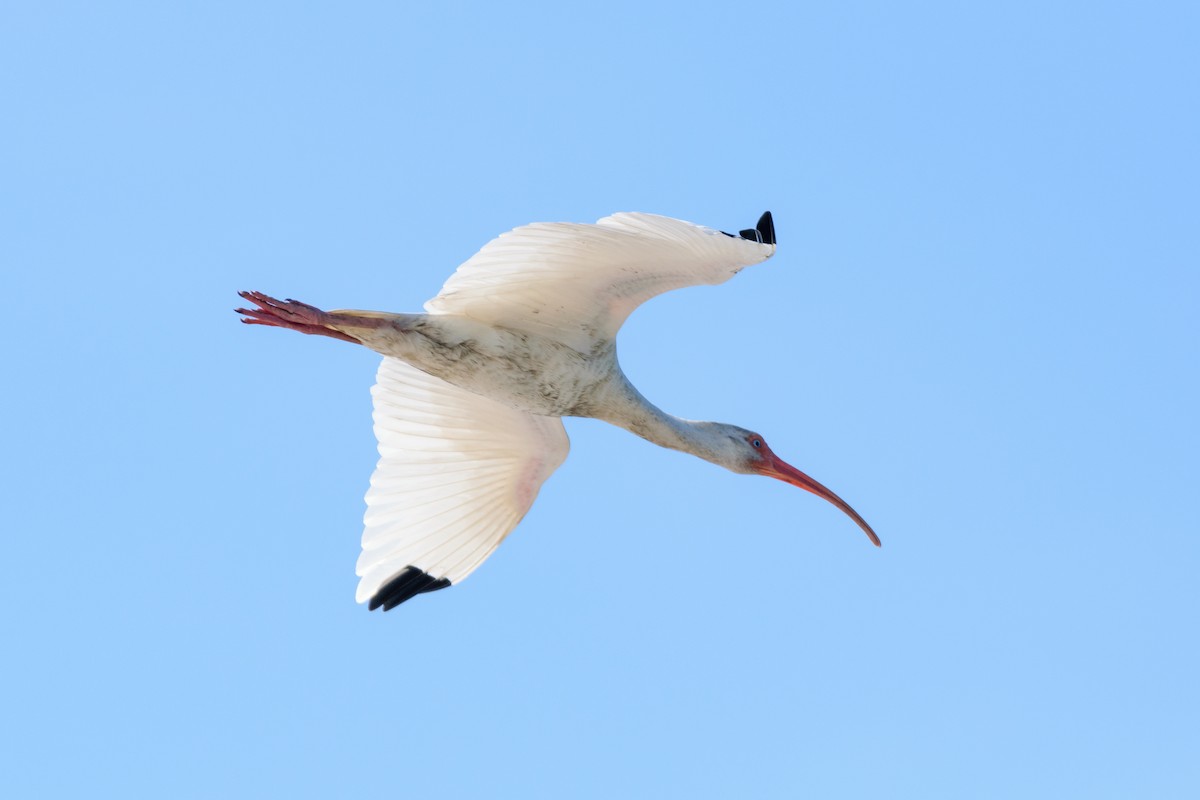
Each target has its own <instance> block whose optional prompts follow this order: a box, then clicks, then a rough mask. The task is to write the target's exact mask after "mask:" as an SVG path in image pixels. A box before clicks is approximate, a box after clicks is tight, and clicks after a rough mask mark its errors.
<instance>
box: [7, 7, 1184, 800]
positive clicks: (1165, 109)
mask: <svg viewBox="0 0 1200 800" xmlns="http://www.w3.org/2000/svg"><path fill="white" fill-rule="evenodd" d="M977 5H978V4H958V3H938V2H921V3H909V4H896V3H841V4H806V3H775V2H761V3H755V4H753V5H752V6H743V7H737V6H735V5H733V4H713V3H697V2H689V3H686V4H684V3H677V4H670V3H667V4H654V3H651V4H645V3H623V2H618V3H609V4H605V5H603V6H595V5H593V6H586V7H574V6H571V5H569V4H567V5H564V4H561V3H558V4H532V3H529V4H522V5H521V6H520V8H519V9H516V10H514V9H506V8H500V7H498V6H497V5H496V4H484V3H458V4H427V5H425V6H421V7H416V6H415V5H412V4H400V3H358V4H352V5H347V4H338V5H335V4H294V3H255V4H242V3H238V4H223V3H203V4H200V3H194V4H159V3H142V4H136V3H106V4H84V3H55V2H39V3H11V4H7V5H6V6H5V7H4V9H3V10H0V96H2V97H3V100H4V109H5V114H4V124H3V125H2V126H0V186H3V190H2V191H0V287H2V288H3V291H4V296H5V298H6V300H7V309H6V313H7V330H8V336H7V338H6V344H5V345H4V359H5V363H6V367H7V372H8V375H9V379H10V383H9V384H8V385H9V389H8V390H7V391H6V392H5V393H4V397H3V401H2V402H3V404H4V410H5V412H6V413H5V416H6V418H7V419H8V421H9V424H8V425H7V426H6V430H5V433H4V442H5V447H4V451H5V453H6V454H7V456H8V457H7V458H5V459H4V464H3V469H4V471H5V480H4V481H3V486H4V489H3V491H4V493H5V498H4V505H5V509H6V514H5V516H6V523H7V524H6V525H5V527H6V528H7V530H8V535H7V536H5V537H4V540H5V557H4V558H3V559H0V570H2V572H3V575H2V580H0V597H2V599H3V601H4V605H5V608H6V609H7V613H6V614H5V615H4V618H3V622H2V623H0V636H2V637H3V640H4V642H5V670H4V672H5V680H4V685H5V689H4V699H3V713H2V714H0V720H2V721H0V737H2V739H0V746H2V750H3V752H4V753H5V762H6V764H5V767H4V769H3V770H0V792H2V793H3V794H4V795H5V796H12V797H17V796H26V797H32V796H40V797H57V796H150V795H157V796H171V797H213V796H243V797H252V796H278V795H284V794H286V795H288V796H292V797H334V796H342V797H344V796H355V795H359V796H361V795H369V796H384V795H387V794H397V793H402V794H406V795H418V794H426V793H431V792H437V793H439V795H441V796H448V797H517V796H520V797H612V796H615V795H617V793H620V796H633V797H651V796H674V797H730V796H750V795H755V796H765V797H800V796H812V797H867V796H870V797H921V798H938V797H945V798H959V797H1062V796H1077V797H1083V796H1087V797H1131V796H1143V797H1192V796H1195V795H1196V793H1197V792H1198V791H1200V766H1198V765H1200V731H1198V728H1197V725H1196V719H1197V713H1198V712H1200V690H1197V688H1196V681H1195V676H1196V675H1197V674H1198V673H1200V652H1198V647H1197V636H1196V624H1197V607H1198V601H1200V591H1198V589H1197V577H1196V576H1197V570H1198V568H1200V543H1198V536H1197V534H1198V533H1200V526H1198V524H1197V521H1196V518H1195V510H1194V509H1195V499H1196V495H1197V485H1198V481H1200V469H1198V465H1197V455H1196V453H1197V449H1198V445H1200V436H1198V435H1197V434H1198V425H1197V413H1196V409H1197V408H1200V387H1198V376H1197V366H1198V365H1200V323H1198V319H1200V314H1198V311H1200V277H1198V269H1197V267H1198V265H1200V243H1198V237H1197V219H1198V216H1197V212H1198V210H1200V202H1198V200H1200V197H1198V189H1197V187H1198V186H1200V168H1198V167H1200V165H1198V156H1197V142H1200V124H1198V123H1200V120H1198V112H1197V106H1196V103H1195V92H1196V86H1197V82H1198V79H1200V74H1198V73H1200V70H1198V69H1197V67H1198V63H1197V62H1198V56H1197V50H1196V46H1195V42H1196V41H1197V33H1198V32H1200V25H1198V24H1197V23H1198V22H1200V20H1198V14H1197V12H1196V10H1195V7H1194V6H1193V5H1191V4H1184V3H1178V4H1172V3H1150V4H1115V3H1048V4H1047V3H1009V4H1002V6H1001V7H988V8H986V9H981V8H978V7H976V6H977ZM768 208H769V209H771V210H772V211H773V212H774V215H775V220H776V227H777V230H778V235H779V243H780V249H779V252H778V254H777V256H776V257H775V258H774V259H772V260H771V261H769V262H767V263H766V264H764V265H762V266H759V267H755V268H754V269H750V270H747V271H746V272H744V273H743V274H741V275H739V276H738V278H737V279H735V280H733V281H731V282H730V283H728V284H726V285H724V286H721V287H717V288H698V289H691V290H685V291H680V292H676V293H673V294H670V295H666V296H663V297H661V298H658V299H656V300H654V301H652V302H651V303H649V304H648V305H647V306H646V307H644V308H643V309H641V310H640V311H639V312H637V313H636V314H635V315H634V316H633V317H632V318H631V319H630V320H629V322H628V323H627V325H626V327H625V328H624V330H623V331H622V334H621V337H620V347H621V355H622V361H623V363H624V365H625V368H626V371H627V372H628V373H629V375H630V376H631V377H632V378H633V380H634V381H635V382H636V383H637V384H638V386H639V387H640V388H641V390H642V391H643V393H644V394H646V395H647V396H648V397H649V398H651V399H652V400H653V401H655V402H656V403H657V404H658V405H660V406H661V407H663V408H665V409H667V410H669V411H671V412H673V413H676V414H679V415H682V416H687V417H692V418H704V419H715V420H722V421H727V422H733V423H736V424H739V425H743V426H745V427H751V428H754V429H756V430H759V431H761V432H763V433H764V434H765V435H766V436H767V437H768V440H769V441H770V442H771V444H772V446H773V447H774V449H775V451H776V452H777V453H779V454H780V455H781V456H782V457H783V458H785V459H787V460H788V461H790V462H792V463H794V464H796V465H797V466H798V467H799V468H801V469H803V470H805V471H806V472H809V473H810V474H812V475H813V476H814V477H816V478H817V479H818V480H820V481H822V482H824V483H826V484H827V485H828V486H830V487H831V488H832V489H834V491H836V492H838V493H839V494H841V495H842V496H843V497H845V498H846V499H847V500H848V501H849V502H850V503H851V504H852V505H854V506H855V507H856V508H857V509H858V510H859V511H860V512H861V513H862V514H863V515H864V516H865V517H866V518H867V519H868V520H869V521H870V522H871V524H872V525H873V526H874V527H875V529H876V530H877V531H878V532H879V534H880V536H881V537H882V539H883V542H884V546H883V548H882V549H881V550H876V549H875V548H873V547H871V546H870V545H869V543H868V542H867V540H866V539H865V537H864V536H863V535H862V533H861V532H860V531H858V529H857V528H856V527H855V526H854V525H853V523H851V522H850V521H849V520H847V519H846V518H845V517H843V516H842V515H841V514H840V513H839V512H838V511H837V510H836V509H834V508H832V507H830V506H828V505H827V504H824V503H822V502H821V501H819V500H817V499H816V498H813V497H812V496H810V495H807V494H805V493H803V492H800V491H798V490H795V489H793V488H791V487H788V486H785V485H783V484H781V483H777V482H773V481H766V480H760V479H752V478H746V477H742V476H736V475H732V474H729V473H727V472H724V471H723V470H721V469H719V468H716V467H714V466H712V465H710V464H706V463H704V462H701V461H698V460H696V459H692V458H689V457H687V456H684V455H682V454H679V453H674V452H668V451H665V450H659V449H657V448H654V447H653V446H651V445H649V444H647V443H645V442H643V441H641V440H639V439H637V438H635V437H633V436H630V435H629V434H627V433H625V432H624V431H621V430H618V429H615V428H610V427H608V426H605V425H604V424H602V423H597V422H592V421H579V420H572V421H568V432H569V434H570V436H571V438H572V453H571V456H570V458H569V459H568V461H567V462H566V464H565V465H564V466H563V467H562V469H561V470H560V471H559V472H558V473H556V474H555V475H554V476H553V477H552V478H551V479H550V480H549V481H548V483H547V484H546V486H545V489H544V490H543V492H542V495H541V497H540V499H539V500H538V503H537V504H536V506H535V507H534V509H533V511H532V512H531V513H530V515H529V516H528V517H527V518H526V520H525V521H524V523H523V524H522V525H521V527H520V528H518V530H517V532H516V533H515V534H514V535H513V536H512V537H511V538H510V539H509V540H508V541H507V542H506V543H505V544H504V546H503V547H502V548H501V549H500V550H499V551H498V552H497V553H496V555H495V556H493V557H492V558H491V559H490V560H489V561H488V562H487V563H486V564H485V565H484V567H483V568H481V569H480V570H479V571H478V572H476V573H475V574H474V575H473V576H472V577H471V578H470V579H469V580H468V581H466V582H464V583H463V584H461V585H460V586H457V587H455V588H453V589H451V590H449V591H445V592H440V593H438V594H436V595H430V596H428V597H421V598H418V599H416V600H415V601H413V602H411V603H408V604H406V605H405V606H402V607H401V608H399V609H397V610H396V611H393V612H391V613H389V614H387V615H383V614H380V613H374V614H371V613H368V612H367V611H366V610H365V608H363V607H361V606H358V605H356V604H355V603H354V602H353V595H354V587H355V582H356V579H355V576H354V561H355V558H356V557H357V553H358V538H359V535H360V532H361V527H360V521H361V514H362V511H363V505H362V495H363V492H364V491H365V489H366V482H367V478H368V476H369V474H370V472H371V469H372V467H373V465H374V461H375V451H374V441H373V437H372V434H371V424H370V398H369V395H368V388H369V386H370V384H371V382H372V380H373V374H374V369H375V365H376V358H375V356H374V355H373V354H371V353H370V352H366V351H364V350H361V349H355V348H352V347H350V346H348V345H345V344H343V343H340V342H335V341H332V340H316V339H313V338H302V337H299V336H295V335H292V334H288V333H285V332H280V331H271V330H265V329H250V328H245V327H243V326H240V325H238V324H237V322H236V317H235V316H234V314H233V313H232V311H231V309H232V308H233V306H234V305H236V304H237V298H236V295H235V292H236V290H239V289H260V290H263V291H267V292H271V293H276V294H278V295H281V296H288V297H297V298H300V299H302V300H306V301H308V302H311V303H315V304H317V305H322V306H326V307H357V308H376V309H383V310H396V311H400V310H416V309H418V308H419V307H420V305H421V303H422V302H423V301H424V300H425V299H426V298H428V297H429V296H431V295H433V294H434V293H436V291H437V289H438V287H439V286H440V285H441V282H442V281H443V280H444V279H445V277H446V276H447V275H449V273H450V272H451V271H452V270H453V268H454V267H455V266H456V265H457V264H458V263H460V262H461V261H463V260H465V259H466V258H468V257H469V256H470V255H471V254H472V253H474V252H475V250H476V249H477V248H478V247H480V246H481V245H483V244H484V243H485V242H486V241H487V240H488V239H490V238H491V237H492V236H494V235H496V234H497V233H499V232H501V231H504V230H507V229H509V228H512V227H515V226H517V225H520V224H524V223H526V222H531V221H534V220H573V221H591V220H595V219H597V218H599V217H601V216H604V215H606V214H609V213H612V212H614V211H618V210H639V211H650V212H655V213H661V214H667V215H671V216H677V217H682V218H685V219H690V220H693V221H696V222H699V223H702V224H706V225H711V226H714V227H720V228H724V229H726V230H731V229H735V228H738V227H745V226H749V225H751V224H753V222H754V220H755V219H757V217H758V214H759V213H760V212H761V211H763V210H764V209H768Z"/></svg>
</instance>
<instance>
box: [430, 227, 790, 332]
mask: <svg viewBox="0 0 1200 800" xmlns="http://www.w3.org/2000/svg"><path fill="white" fill-rule="evenodd" d="M774 253H775V229H774V224H773V222H772V220H771V215H770V212H767V213H766V214H763V216H762V218H761V219H760V220H759V222H758V226H757V228H753V229H749V230H745V231H742V232H741V234H740V235H739V236H733V235H730V234H727V233H722V232H721V231H716V230H713V229H711V228H704V227H701V226H699V225H695V224H693V223H690V222H684V221H683V220H678V219H671V218H670V217H660V216H657V215H655V214H636V213H622V214H614V215H613V216H611V217H605V218H604V219H602V220H600V221H599V222H597V223H595V224H594V225H586V224H577V223H568V222H539V223H534V224H533V225H526V226H524V227H521V228H517V229H516V230H513V231H509V232H508V233H505V234H502V235H501V236H499V237H498V238H496V239H493V240H492V241H491V242H489V243H488V244H487V245H485V246H484V247H483V249H482V250H480V251H479V252H478V253H476V254H475V255H474V256H472V257H471V258H470V259H469V260H468V261H467V262H466V263H464V264H463V265H462V266H460V267H459V268H458V270H457V271H456V272H455V273H454V274H453V275H451V276H450V279H449V280H447V281H446V284H445V285H444V286H443V287H442V291H441V292H440V293H439V294H438V295H437V297H434V298H433V299H432V300H430V301H429V302H428V303H426V304H425V309H426V310H427V311H429V312H430V313H434V314H460V315H463V316H467V317H471V318H473V319H476V320H479V321H480V322H486V323H488V324H492V325H501V326H504V327H508V328H514V329H517V330H521V331H524V332H526V333H535V334H541V335H543V336H548V337H551V338H554V339H556V340H557V341H560V342H563V343H564V344H567V345H569V346H571V347H574V348H575V349H577V350H580V351H581V352H587V351H588V350H590V349H591V347H592V346H593V345H594V344H595V343H596V342H597V341H599V340H602V339H610V338H612V337H614V336H616V333H617V330H618V329H619V328H620V327H621V324H622V323H623V322H624V321H625V318H626V317H628V316H629V314H630V312H632V311H633V310H634V309H635V308H637V307H638V306H639V305H641V304H642V303H644V302H645V301H647V300H649V299H650V298H651V297H654V296H656V295H659V294H662V293H663V292H666V291H669V290H670V289H678V288H680V287H683V286H695V285H699V284H716V283H722V282H724V281H727V280H729V279H730V278H731V277H733V276H734V275H736V274H737V273H738V272H739V271H740V270H741V269H742V268H743V267H746V266H749V265H751V264H757V263H759V262H760V261H765V260H766V259H768V258H770V257H771V256H772V255H773V254H774Z"/></svg>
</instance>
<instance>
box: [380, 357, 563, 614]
mask: <svg viewBox="0 0 1200 800" xmlns="http://www.w3.org/2000/svg"><path fill="white" fill-rule="evenodd" d="M371 395H372V398H373V399H374V404H375V413H374V418H375V436H376V438H378V439H379V455H380V458H379V465H378V466H377V467H376V468H375V473H374V475H372V476H371V488H370V489H369V490H368V491H367V513H366V516H365V517H364V522H365V525H366V529H365V530H364V531H363V541H362V545H363V551H362V555H360V556H359V559H358V574H359V575H360V576H361V577H362V580H361V581H359V584H358V593H357V599H358V602H360V603H361V602H364V601H366V600H370V601H371V608H372V609H374V608H376V607H378V606H380V605H382V606H383V607H384V610H385V611H386V610H388V609H390V608H392V607H393V606H395V605H397V604H399V603H402V602H404V601H405V600H407V599H408V598H410V597H412V596H413V595H415V594H418V593H420V592H428V591H433V590H435V589H441V588H443V587H445V586H448V585H449V584H450V583H457V582H459V581H461V580H462V579H463V578H465V577H467V576H468V575H470V574H471V572H472V571H473V570H474V569H475V568H476V567H478V566H479V565H480V564H481V563H482V562H483V560H484V559H485V558H487V557H488V556H489V555H491V553H492V551H493V550H495V549H496V547H497V545H499V544H500V542H501V541H503V539H504V537H505V536H507V535H508V534H509V532H510V531H512V529H513V528H515V527H516V526H517V523H518V522H520V521H521V518H522V517H524V516H525V513H526V512H527V511H529V508H530V506H532V505H533V501H534V498H536V497H537V493H538V489H539V488H541V485H542V483H543V482H544V481H545V480H546V478H548V477H549V476H550V473H552V472H554V470H555V469H557V468H558V465H559V464H561V463H562V462H563V459H565V458H566V457H567V450H568V448H569V442H568V440H567V432H566V430H564V429H563V424H562V420H561V419H559V418H557V417H539V416H534V415H533V414H527V413H525V412H523V411H517V410H516V409H512V408H509V407H508V406H505V405H502V404H500V403H497V402H495V401H494V400H489V399H488V398H486V397H481V396H479V395H475V394H471V393H470V392H468V391H466V390H464V389H459V388H458V387H456V386H453V385H452V384H449V383H446V382H445V381H443V380H442V379H440V378H435V377H433V376H432V375H427V374H425V373H424V372H421V371H420V370H418V369H416V368H415V367H412V366H409V365H408V364H406V363H404V362H403V361H400V360H399V359H395V358H385V359H384V360H383V363H382V364H380V366H379V374H378V375H377V377H376V383H375V386H374V387H373V388H372V389H371Z"/></svg>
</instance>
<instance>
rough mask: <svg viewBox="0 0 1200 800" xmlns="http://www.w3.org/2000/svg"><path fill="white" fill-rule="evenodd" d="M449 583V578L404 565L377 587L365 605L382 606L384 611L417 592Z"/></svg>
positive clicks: (445, 585) (435, 589) (370, 606)
mask: <svg viewBox="0 0 1200 800" xmlns="http://www.w3.org/2000/svg"><path fill="white" fill-rule="evenodd" d="M449 585H450V579H449V578H437V579H436V580H435V579H434V577H433V576H432V575H430V574H429V573H428V572H426V571H425V570H423V569H418V568H417V567H411V566H410V567H405V568H404V569H402V570H400V571H399V572H397V573H396V574H395V575H393V576H392V577H391V578H390V579H389V580H388V582H387V583H385V584H384V585H383V586H381V587H379V591H377V592H376V593H375V596H374V597H372V598H371V601H370V603H368V605H367V607H368V608H369V609H371V610H372V611H374V610H375V609H377V608H379V607H380V606H383V610H384V611H391V610H392V609H393V608H395V607H396V606H398V605H400V604H401V603H403V602H404V601H405V600H411V599H412V598H414V597H416V596H417V595H419V594H425V593H426V592H436V591H437V590H438V589H445V588H446V587H447V586H449Z"/></svg>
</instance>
